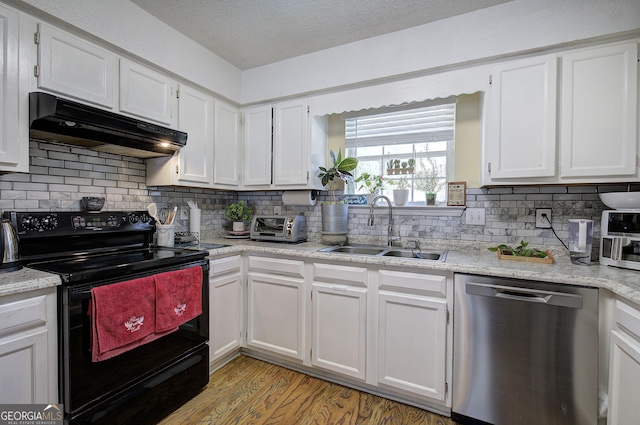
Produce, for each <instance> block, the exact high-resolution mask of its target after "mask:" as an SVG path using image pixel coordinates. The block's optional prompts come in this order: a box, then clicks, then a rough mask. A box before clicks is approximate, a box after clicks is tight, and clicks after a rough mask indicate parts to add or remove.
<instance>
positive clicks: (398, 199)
mask: <svg viewBox="0 0 640 425" xmlns="http://www.w3.org/2000/svg"><path fill="white" fill-rule="evenodd" d="M407 199H409V182H408V181H407V179H406V178H404V177H402V178H401V179H400V180H398V188H397V189H393V203H394V204H396V206H398V207H401V206H403V205H406V203H407Z"/></svg>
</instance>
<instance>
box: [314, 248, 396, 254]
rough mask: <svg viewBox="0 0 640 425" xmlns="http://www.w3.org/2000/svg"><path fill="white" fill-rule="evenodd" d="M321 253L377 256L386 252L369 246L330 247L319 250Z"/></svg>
mask: <svg viewBox="0 0 640 425" xmlns="http://www.w3.org/2000/svg"><path fill="white" fill-rule="evenodd" d="M320 251H322V252H337V253H340V254H356V255H378V254H382V253H383V252H385V251H386V250H385V249H384V248H374V247H369V246H332V247H330V248H324V249H321V250H320Z"/></svg>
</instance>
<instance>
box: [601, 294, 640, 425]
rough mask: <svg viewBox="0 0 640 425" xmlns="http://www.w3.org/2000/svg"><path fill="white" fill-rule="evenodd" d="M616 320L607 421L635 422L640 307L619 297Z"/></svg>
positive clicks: (615, 424)
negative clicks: (620, 299)
mask: <svg viewBox="0 0 640 425" xmlns="http://www.w3.org/2000/svg"><path fill="white" fill-rule="evenodd" d="M616 322H617V324H616V329H614V330H613V331H612V332H611V353H610V358H609V416H608V420H607V424H608V425H626V424H635V423H638V418H639V417H640V404H638V394H640V310H639V309H637V308H635V307H632V306H630V305H628V304H626V303H624V302H622V301H619V300H618V301H617V302H616Z"/></svg>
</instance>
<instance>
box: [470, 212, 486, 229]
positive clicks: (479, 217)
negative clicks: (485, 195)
mask: <svg viewBox="0 0 640 425" xmlns="http://www.w3.org/2000/svg"><path fill="white" fill-rule="evenodd" d="M466 214H467V225H476V226H484V225H485V223H486V221H485V210H484V208H467V213H466Z"/></svg>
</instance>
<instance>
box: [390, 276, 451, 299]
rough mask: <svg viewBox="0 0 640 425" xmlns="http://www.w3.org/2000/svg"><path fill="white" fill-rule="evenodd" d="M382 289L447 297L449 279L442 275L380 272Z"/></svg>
mask: <svg viewBox="0 0 640 425" xmlns="http://www.w3.org/2000/svg"><path fill="white" fill-rule="evenodd" d="M378 273H379V280H378V282H379V287H380V289H386V290H392V291H400V292H402V291H403V290H404V291H407V292H411V293H419V294H431V295H436V296H440V297H445V296H446V295H447V277H446V276H442V275H433V274H423V273H406V272H398V271H394V270H380V271H379V272H378Z"/></svg>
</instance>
